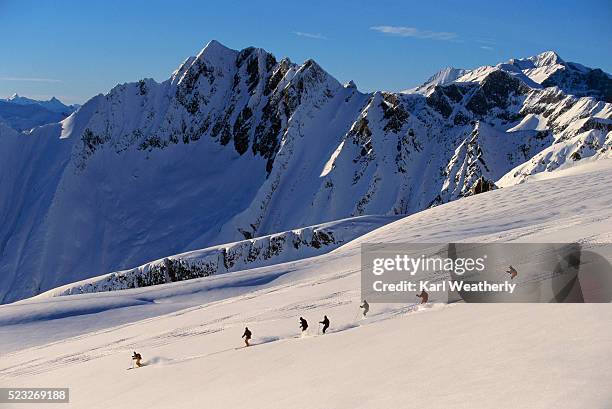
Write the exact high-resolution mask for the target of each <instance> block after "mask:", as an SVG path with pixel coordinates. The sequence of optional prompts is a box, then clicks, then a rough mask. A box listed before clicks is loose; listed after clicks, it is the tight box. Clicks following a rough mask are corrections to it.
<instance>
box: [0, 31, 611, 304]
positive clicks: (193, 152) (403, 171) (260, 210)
mask: <svg viewBox="0 0 612 409" xmlns="http://www.w3.org/2000/svg"><path fill="white" fill-rule="evenodd" d="M548 57H550V56H548ZM534 59H535V61H536V63H537V64H536V63H534V62H533V61H532V60H529V61H530V63H527V62H525V61H523V60H521V61H523V62H519V63H517V62H510V63H504V64H500V65H499V66H496V67H481V68H478V69H476V70H471V71H466V72H463V71H461V72H459V71H453V73H454V74H453V75H455V74H456V75H460V74H462V75H460V76H459V77H458V78H457V79H455V80H454V81H450V82H449V81H440V82H438V83H437V85H436V84H432V85H430V86H427V87H423V88H422V90H423V91H422V92H413V93H409V94H403V93H387V92H375V93H372V94H364V93H361V92H359V91H358V90H357V88H356V86H355V84H353V83H352V82H351V83H348V84H346V85H342V84H340V83H339V82H338V81H337V80H335V79H334V78H333V77H332V76H330V75H329V74H328V73H327V72H325V71H324V70H323V69H322V68H321V67H320V66H319V65H318V64H317V63H316V62H314V61H312V60H308V61H306V62H305V63H303V64H301V65H297V64H294V63H292V62H291V61H289V60H287V59H282V60H280V61H279V60H277V59H276V58H275V57H274V56H273V55H271V54H270V53H268V52H266V51H265V50H262V49H256V48H247V49H245V50H242V51H235V50H230V49H228V48H226V47H224V46H223V45H221V44H219V43H217V42H214V41H213V42H211V43H209V44H208V45H207V46H206V47H205V48H204V50H202V52H200V53H199V54H198V55H197V56H195V57H190V58H188V59H187V60H186V61H185V62H184V63H183V64H181V66H180V67H179V68H178V69H177V70H176V71H175V72H174V73H173V75H172V77H171V78H170V79H168V80H167V81H165V82H163V83H157V82H155V81H153V80H150V79H145V80H141V81H139V82H136V83H130V84H122V85H118V86H116V87H115V88H113V89H112V90H111V91H110V92H109V93H108V94H107V95H98V96H96V97H94V98H92V99H91V100H90V101H88V102H87V103H86V104H85V105H84V106H83V107H81V108H80V109H79V111H77V112H76V113H74V114H72V115H71V116H70V117H69V118H67V119H66V120H64V121H63V122H62V123H61V124H55V125H48V126H45V127H41V128H37V129H36V130H34V131H33V132H31V133H30V134H29V135H27V136H26V135H22V134H18V135H13V134H11V135H9V136H7V137H3V138H2V139H0V143H2V144H3V148H2V149H1V150H0V159H2V161H0V175H1V176H2V177H0V215H2V218H3V220H4V223H3V224H2V226H0V253H1V254H2V257H1V259H0V260H1V261H0V299H2V300H3V302H7V301H10V300H14V299H18V298H21V297H24V296H28V295H32V294H35V293H38V292H40V291H43V290H45V289H48V288H51V287H55V286H57V285H60V284H63V283H67V282H73V281H78V280H80V279H83V278H86V277H91V276H94V275H99V274H102V273H105V272H108V271H115V270H120V269H125V268H131V267H133V266H136V265H140V264H142V263H145V262H147V261H149V260H153V259H157V258H160V257H164V256H167V255H169V254H176V253H180V252H183V251H187V250H193V249H197V248H204V247H208V246H210V245H214V244H219V243H226V242H231V241H237V240H245V239H247V240H248V239H252V238H255V237H260V236H263V235H266V234H272V233H275V232H280V231H287V230H290V229H294V228H298V227H302V226H309V225H314V224H317V223H321V222H327V221H332V220H337V219H340V218H344V217H350V216H359V215H366V214H390V215H394V214H396V215H401V214H409V213H413V212H416V211H419V210H422V209H425V208H427V207H430V206H433V205H437V204H441V203H444V202H447V201H450V200H454V199H457V198H460V197H462V196H465V195H468V194H470V191H471V187H472V186H473V185H474V184H475V183H476V182H477V181H478V180H480V179H481V178H483V179H484V180H486V181H492V182H495V181H497V180H499V179H500V178H502V177H504V175H507V174H509V172H511V171H512V172H513V173H512V176H506V178H508V177H510V178H511V179H512V181H511V182H510V183H519V182H520V181H522V180H524V178H525V177H528V176H529V175H531V174H533V173H537V172H540V171H543V170H550V169H554V168H556V167H558V166H561V165H562V164H563V163H565V162H567V161H575V160H582V159H583V158H585V157H588V156H595V157H598V156H606V155H609V154H610V136H609V135H610V118H611V117H612V112H611V110H612V105H610V104H608V103H606V102H605V101H604V100H603V99H602V98H601V94H599V93H594V94H593V96H580V97H578V96H574V95H570V94H568V93H567V90H566V91H564V90H563V88H559V87H556V86H555V87H547V86H546V85H544V84H545V81H544V80H542V82H541V83H539V82H537V81H536V80H535V79H538V80H540V79H541V78H544V77H546V75H549V74H550V72H553V74H550V76H548V77H546V79H548V78H554V77H553V75H554V72H556V71H555V70H556V68H555V66H556V65H559V61H557V60H556V59H555V58H548V59H547V58H546V56H539V57H534ZM530 64H531V65H530ZM532 65H533V67H532ZM530 67H531V68H530ZM529 70H536V71H529ZM537 70H540V71H537ZM542 72H545V74H542ZM536 74H537V75H536ZM530 75H531V76H530ZM606 75H607V74H606ZM532 77H533V78H535V79H533V78H532ZM584 92H585V93H586V94H589V92H588V90H585V91H584ZM586 94H585V95H586ZM604 99H605V98H604ZM551 150H553V151H554V154H553V153H551V154H548V153H547V152H549V151H551ZM534 160H535V161H536V162H533V161H534ZM9 198H10V199H9Z"/></svg>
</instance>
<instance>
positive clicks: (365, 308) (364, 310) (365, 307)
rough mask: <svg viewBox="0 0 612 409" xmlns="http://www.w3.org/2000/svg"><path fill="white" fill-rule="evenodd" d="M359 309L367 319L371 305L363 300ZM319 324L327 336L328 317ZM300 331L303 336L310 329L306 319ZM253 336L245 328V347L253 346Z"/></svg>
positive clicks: (301, 321) (301, 318) (301, 324)
mask: <svg viewBox="0 0 612 409" xmlns="http://www.w3.org/2000/svg"><path fill="white" fill-rule="evenodd" d="M359 308H361V309H362V314H363V318H365V317H366V316H367V315H368V312H369V311H370V304H368V302H367V301H366V300H363V304H361V305H360V306H359ZM319 324H323V328H321V332H322V333H323V334H325V332H326V331H327V330H328V328H329V324H330V321H329V318H328V317H327V315H324V316H323V320H322V321H319ZM300 329H301V330H302V334H304V333H305V332H306V330H307V329H308V321H307V320H306V318H304V317H300ZM252 336H253V333H252V332H251V330H250V329H249V327H245V328H244V333H243V334H242V338H243V339H244V346H246V347H248V346H251V344H250V343H249V341H250V340H251V338H252Z"/></svg>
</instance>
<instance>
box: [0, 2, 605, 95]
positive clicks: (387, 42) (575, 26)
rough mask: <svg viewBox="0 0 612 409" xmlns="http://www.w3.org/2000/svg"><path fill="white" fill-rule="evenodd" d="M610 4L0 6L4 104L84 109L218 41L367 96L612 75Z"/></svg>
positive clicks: (162, 74) (163, 73)
mask: <svg viewBox="0 0 612 409" xmlns="http://www.w3.org/2000/svg"><path fill="white" fill-rule="evenodd" d="M611 22H612V1H610V0H606V1H565V2H564V1H560V0H557V1H540V2H536V1H529V2H528V1H511V2H510V1H506V2H496V1H468V0H464V1H387V0H381V1H363V2H361V1H357V0H353V1H333V0H327V1H318V0H310V1H308V2H295V1H276V0H268V1H265V2H260V3H259V4H256V2H255V1H236V0H217V1H213V2H205V1H189V0H175V1H161V0H149V1H145V0H133V1H130V0H124V1H117V0H104V1H98V0H87V1H82V0H80V1H76V0H63V1H50V0H38V1H36V0H0V38H2V41H0V61H2V63H1V64H0V97H7V96H10V95H11V94H13V93H14V92H17V93H19V94H20V95H25V96H30V97H34V98H49V97H50V96H52V95H56V96H58V97H59V98H60V99H62V100H64V101H65V102H68V103H74V102H78V103H82V102H84V101H85V100H87V99H88V98H90V97H92V96H93V95H96V94H98V93H101V92H102V93H105V92H107V91H108V90H109V89H110V88H112V87H113V86H114V85H115V84H117V83H122V82H131V81H136V80H138V79H140V78H144V77H152V78H154V79H156V80H157V81H163V80H165V79H167V78H168V77H169V76H170V74H171V72H172V71H173V70H174V69H175V68H176V67H177V66H178V65H179V64H180V63H181V62H182V61H183V60H184V59H185V58H186V57H188V56H190V55H193V54H196V53H197V52H198V51H199V50H200V49H201V48H202V47H203V46H204V45H205V44H206V43H207V42H208V41H209V40H211V39H216V40H219V41H220V42H222V43H223V44H225V45H227V46H229V47H232V48H237V49H241V48H244V47H247V46H251V45H254V46H257V47H262V48H265V49H267V50H268V51H270V52H272V53H273V54H275V55H276V56H277V57H279V58H280V57H284V56H288V57H289V58H291V60H293V61H295V62H303V61H304V60H305V59H307V58H314V59H315V60H316V61H317V62H319V63H320V64H321V65H322V66H323V67H324V68H325V69H326V70H327V71H328V72H330V73H331V74H332V75H334V76H335V77H336V78H338V79H339V80H340V81H343V82H344V81H348V80H350V79H352V80H354V81H355V82H356V83H357V85H358V87H359V89H361V90H364V91H372V90H375V89H382V90H392V91H394V90H402V89H406V88H410V87H413V86H416V85H418V84H420V83H421V82H423V81H424V80H425V79H426V78H427V77H429V76H430V75H432V74H433V73H435V72H436V71H438V70H439V69H441V68H443V67H445V66H449V65H452V66H455V67H462V68H473V67H476V66H479V65H484V64H495V63H497V62H501V61H504V60H507V59H509V58H512V57H526V56H529V55H533V54H537V53H539V52H542V51H546V50H549V49H553V50H555V51H557V52H558V53H559V54H560V55H561V57H562V58H564V59H565V60H569V61H576V62H580V63H582V64H585V65H587V66H592V67H600V68H602V69H604V70H605V71H607V72H612V55H611V54H612V53H611V51H612V24H611Z"/></svg>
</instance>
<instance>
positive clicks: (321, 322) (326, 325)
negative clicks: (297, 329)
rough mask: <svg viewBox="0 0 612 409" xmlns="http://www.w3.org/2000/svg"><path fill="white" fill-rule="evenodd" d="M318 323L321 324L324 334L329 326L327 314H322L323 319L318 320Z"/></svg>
mask: <svg viewBox="0 0 612 409" xmlns="http://www.w3.org/2000/svg"><path fill="white" fill-rule="evenodd" d="M319 324H323V333H324V334H325V331H326V330H327V328H329V318H327V315H324V316H323V321H319Z"/></svg>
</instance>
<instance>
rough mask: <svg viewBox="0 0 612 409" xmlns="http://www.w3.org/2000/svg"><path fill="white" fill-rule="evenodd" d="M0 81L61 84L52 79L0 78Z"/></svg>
mask: <svg viewBox="0 0 612 409" xmlns="http://www.w3.org/2000/svg"><path fill="white" fill-rule="evenodd" d="M0 81H21V82H62V80H56V79H53V78H31V77H0Z"/></svg>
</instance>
